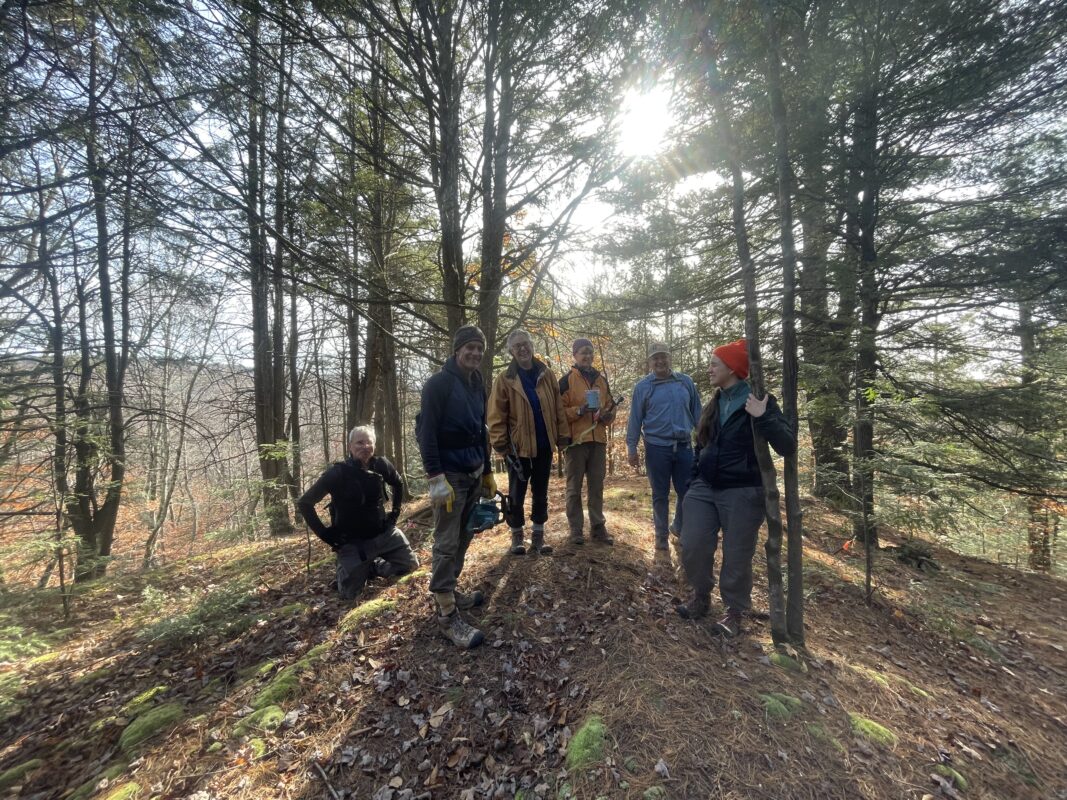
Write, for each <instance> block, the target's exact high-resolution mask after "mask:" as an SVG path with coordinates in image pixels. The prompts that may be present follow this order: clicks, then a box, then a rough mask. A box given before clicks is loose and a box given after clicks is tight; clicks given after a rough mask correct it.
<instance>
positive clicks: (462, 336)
mask: <svg viewBox="0 0 1067 800" xmlns="http://www.w3.org/2000/svg"><path fill="white" fill-rule="evenodd" d="M467 342H481V343H482V347H485V334H484V333H482V329H481V328H479V327H478V326H477V325H464V326H463V327H462V328H460V329H459V330H457V331H456V335H455V336H454V337H453V338H452V352H453V353H454V352H456V351H457V350H459V348H461V347H463V345H465V344H466V343H467Z"/></svg>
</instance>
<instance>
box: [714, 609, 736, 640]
mask: <svg viewBox="0 0 1067 800" xmlns="http://www.w3.org/2000/svg"><path fill="white" fill-rule="evenodd" d="M711 632H712V634H713V635H715V636H721V637H722V638H724V639H735V638H737V637H738V636H740V635H741V612H740V611H736V610H734V609H732V608H728V609H727V610H726V616H724V617H723V618H722V619H720V620H719V621H718V622H716V623H715V625H714V626H713V627H712V629H711Z"/></svg>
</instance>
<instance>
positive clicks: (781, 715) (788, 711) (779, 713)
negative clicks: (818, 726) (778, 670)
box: [759, 692, 804, 719]
mask: <svg viewBox="0 0 1067 800" xmlns="http://www.w3.org/2000/svg"><path fill="white" fill-rule="evenodd" d="M759 699H760V702H761V703H763V710H764V711H765V712H766V713H767V716H768V717H774V718H775V719H789V718H790V717H792V716H793V715H794V714H795V713H797V712H798V711H800V709H801V708H803V707H804V702H803V701H802V700H800V699H798V698H796V697H793V696H792V695H788V694H781V693H780V692H767V693H766V694H760V696H759Z"/></svg>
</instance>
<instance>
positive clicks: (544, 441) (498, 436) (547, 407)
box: [487, 330, 570, 555]
mask: <svg viewBox="0 0 1067 800" xmlns="http://www.w3.org/2000/svg"><path fill="white" fill-rule="evenodd" d="M507 344H508V352H509V353H511V356H512V360H511V364H509V365H508V368H507V369H506V370H504V372H502V373H500V374H499V375H497V376H496V378H495V379H494V380H493V389H492V391H491V392H490V395H489V414H488V420H487V421H488V425H489V443H490V444H491V445H492V447H493V449H494V450H496V452H497V453H499V454H500V455H501V456H503V457H504V459H505V461H506V462H507V464H508V493H509V495H510V497H511V508H512V509H513V511H512V513H511V515H510V518H509V519H508V520H507V522H508V526H509V527H510V528H511V547H510V550H509V552H510V553H511V554H512V555H522V554H523V553H525V552H526V546H525V542H524V529H525V524H526V518H525V514H524V512H523V506H524V505H525V502H526V489H527V487H528V486H529V485H530V483H533V508H532V509H531V513H530V519H531V521H532V522H533V533H532V536H531V548H530V549H531V552H533V553H545V554H547V553H551V552H552V548H551V547H549V546H548V545H546V544H545V521H546V520H547V519H548V477H549V475H550V473H551V471H552V450H553V448H554V447H565V446H566V445H567V444H568V443H569V442H570V437H569V436H568V432H569V428H568V425H567V418H566V417H565V416H564V414H563V402H562V400H561V399H560V396H559V384H558V383H557V381H556V376H555V375H554V374H553V373H552V370H551V369H549V368H548V366H547V365H545V363H544V362H543V361H540V360H539V359H537V358H534V349H533V341H532V340H531V339H530V334H529V333H527V332H526V331H524V330H517V331H514V332H512V334H511V335H510V336H508V342H507Z"/></svg>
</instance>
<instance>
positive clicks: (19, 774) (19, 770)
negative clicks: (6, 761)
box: [0, 758, 44, 789]
mask: <svg viewBox="0 0 1067 800" xmlns="http://www.w3.org/2000/svg"><path fill="white" fill-rule="evenodd" d="M43 764H44V761H43V760H42V759H40V758H33V759H30V760H29V761H24V762H22V763H21V764H18V765H16V766H14V767H11V769H6V770H4V771H3V772H0V789H7V788H8V787H11V786H14V785H15V784H16V783H18V782H19V781H21V780H22V779H23V778H25V777H26V776H27V775H29V774H30V773H31V772H33V771H34V770H35V769H37V768H38V767H40V766H42V765H43Z"/></svg>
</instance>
